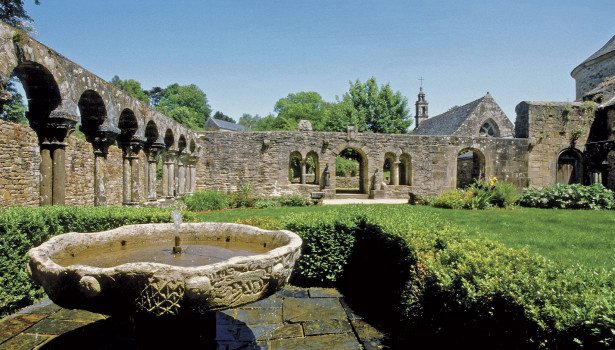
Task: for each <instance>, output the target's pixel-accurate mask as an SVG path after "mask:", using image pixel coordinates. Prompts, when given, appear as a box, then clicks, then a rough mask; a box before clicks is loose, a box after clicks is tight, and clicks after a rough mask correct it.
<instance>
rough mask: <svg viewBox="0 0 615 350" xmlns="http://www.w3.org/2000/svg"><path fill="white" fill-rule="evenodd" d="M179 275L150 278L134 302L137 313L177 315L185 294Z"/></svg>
mask: <svg viewBox="0 0 615 350" xmlns="http://www.w3.org/2000/svg"><path fill="white" fill-rule="evenodd" d="M185 289H186V288H185V286H184V282H183V280H182V278H181V276H180V275H178V274H170V275H166V276H156V275H154V276H152V277H150V278H148V279H147V283H145V286H144V287H143V289H142V290H141V293H140V294H139V297H138V298H137V300H136V307H137V311H138V312H140V313H145V314H148V315H153V316H165V315H177V314H178V313H179V310H180V308H181V304H180V303H181V301H182V299H183V297H184V292H185Z"/></svg>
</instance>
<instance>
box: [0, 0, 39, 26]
mask: <svg viewBox="0 0 615 350" xmlns="http://www.w3.org/2000/svg"><path fill="white" fill-rule="evenodd" d="M34 3H35V4H36V5H40V2H39V1H38V0H35V1H34ZM0 20H2V21H4V22H6V23H8V24H10V25H12V26H13V27H19V28H21V27H22V26H23V25H24V22H31V21H32V18H30V16H28V14H27V13H26V10H25V9H24V8H23V0H1V1H0Z"/></svg>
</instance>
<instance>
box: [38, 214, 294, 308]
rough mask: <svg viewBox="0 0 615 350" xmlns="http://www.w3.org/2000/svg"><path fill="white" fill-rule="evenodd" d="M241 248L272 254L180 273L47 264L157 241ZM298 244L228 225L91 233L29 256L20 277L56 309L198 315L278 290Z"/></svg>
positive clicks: (147, 266)
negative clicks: (261, 248)
mask: <svg viewBox="0 0 615 350" xmlns="http://www.w3.org/2000/svg"><path fill="white" fill-rule="evenodd" d="M175 236H179V237H180V238H181V239H182V241H194V240H198V241H202V242H203V244H206V243H207V241H217V242H220V241H225V242H231V243H232V242H246V243H255V244H258V245H266V246H267V247H270V248H272V249H271V250H270V251H268V252H266V253H261V254H256V255H249V256H236V257H232V258H230V259H228V260H224V261H221V262H217V263H213V264H208V265H201V266H194V267H181V266H174V265H167V264H161V263H155V262H136V263H126V264H122V265H118V266H114V267H94V266H85V265H69V266H60V265H59V264H57V263H56V261H54V259H56V260H58V259H59V258H60V257H62V256H64V257H65V256H67V255H71V254H77V253H79V252H82V251H83V250H85V249H88V248H91V247H94V248H100V247H103V246H109V245H116V246H119V245H127V246H128V245H138V244H143V242H156V241H164V242H169V246H172V245H173V240H174V237H175ZM301 244H302V241H301V238H300V237H299V236H297V235H296V234H295V233H293V232H290V231H285V230H279V231H267V230H262V229H259V228H256V227H252V226H247V225H240V224H230V223H209V222H202V223H185V224H181V225H180V226H179V228H178V229H177V230H176V228H175V226H174V224H142V225H130V226H122V227H119V228H116V229H113V230H110V231H104V232H95V233H77V232H71V233H66V234H62V235H58V236H55V237H53V238H51V239H50V240H48V241H47V242H45V243H43V244H41V245H40V246H38V247H36V248H32V249H30V251H29V252H28V256H29V257H30V263H29V265H28V273H29V274H30V275H31V276H32V279H33V280H34V281H35V282H37V283H38V284H40V285H42V286H43V288H44V289H45V292H46V293H47V295H48V296H49V298H51V300H53V301H54V302H55V303H56V304H58V305H60V306H62V307H65V308H72V309H84V310H89V311H93V312H97V313H103V314H107V315H118V314H119V315H122V314H145V315H155V316H164V315H179V314H183V313H201V314H202V313H205V312H207V311H210V310H219V309H224V308H230V307H235V306H238V305H241V304H244V303H249V302H253V301H256V300H258V299H260V298H263V297H266V296H267V295H269V294H271V293H273V292H274V291H276V290H278V289H280V288H281V287H282V286H283V285H284V284H285V283H286V282H288V279H289V277H290V274H291V272H292V269H293V267H294V265H295V261H296V260H297V258H298V257H299V254H300V249H301Z"/></svg>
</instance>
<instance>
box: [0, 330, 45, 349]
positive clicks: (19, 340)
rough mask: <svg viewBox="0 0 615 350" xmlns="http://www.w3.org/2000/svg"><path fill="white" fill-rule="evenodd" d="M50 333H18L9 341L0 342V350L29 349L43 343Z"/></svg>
mask: <svg viewBox="0 0 615 350" xmlns="http://www.w3.org/2000/svg"><path fill="white" fill-rule="evenodd" d="M49 338H51V336H50V335H44V334H19V335H17V336H16V337H14V338H12V339H10V340H9V341H7V342H5V343H2V344H0V350H31V349H34V348H35V347H36V346H38V345H40V344H42V343H44V342H45V341H47V340H48V339H49Z"/></svg>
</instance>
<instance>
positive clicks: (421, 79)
mask: <svg viewBox="0 0 615 350" xmlns="http://www.w3.org/2000/svg"><path fill="white" fill-rule="evenodd" d="M419 80H420V81H421V87H423V80H425V79H423V77H422V76H421V77H420V78H419Z"/></svg>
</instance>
